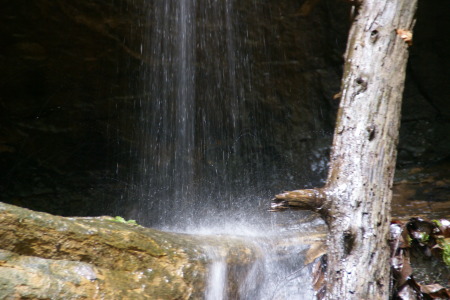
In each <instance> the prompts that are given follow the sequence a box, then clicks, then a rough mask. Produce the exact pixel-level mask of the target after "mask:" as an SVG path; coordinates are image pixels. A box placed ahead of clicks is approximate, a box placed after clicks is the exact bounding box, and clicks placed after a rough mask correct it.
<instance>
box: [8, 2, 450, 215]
mask: <svg viewBox="0 0 450 300" xmlns="http://www.w3.org/2000/svg"><path fill="white" fill-rule="evenodd" d="M3 2H4V3H3V4H2V9H1V11H0V24H2V26H0V70H1V72H0V201H3V202H6V203H11V204H15V205H19V206H22V207H26V208H30V209H34V210H38V211H45V212H49V213H52V214H57V215H63V216H75V215H76V216H95V215H107V214H114V213H117V207H118V205H120V203H121V201H123V200H122V199H123V198H126V197H128V195H129V193H128V192H127V191H128V190H130V185H131V184H133V183H132V182H131V180H130V178H131V177H132V174H130V173H132V172H133V168H134V166H132V164H133V162H132V161H131V160H130V153H132V152H133V151H134V149H133V148H134V147H136V142H135V140H134V139H135V137H136V134H137V133H136V130H137V129H136V119H135V118H136V103H135V100H136V97H137V94H138V93H139V91H138V88H137V87H138V86H140V85H141V84H142V82H140V80H142V79H141V78H142V76H141V70H142V66H143V65H147V66H148V64H151V62H148V61H145V59H144V58H143V56H142V55H141V54H140V51H139V48H140V46H141V43H142V40H143V39H144V38H145V32H146V26H150V25H149V22H147V21H146V14H145V10H146V9H151V7H148V6H150V5H149V4H148V2H146V1H144V0H136V1H132V0H114V1H93V0H84V1H81V0H74V1H71V2H70V3H68V2H66V1H62V0H52V1H50V0H36V1H31V2H30V1H25V0H16V1H3ZM303 2H304V1H299V0H296V1H293V0H281V1H280V0H267V1H261V2H260V3H258V5H259V6H260V8H259V9H258V10H254V9H253V6H252V3H253V1H240V2H239V4H238V5H237V9H239V12H240V14H242V15H243V16H245V19H246V20H247V22H248V24H254V26H250V27H249V28H250V29H252V28H253V30H250V31H249V39H250V40H252V39H254V40H255V48H254V53H253V58H254V59H255V64H254V65H255V68H257V69H258V70H260V74H270V77H269V79H268V78H266V77H264V76H262V77H261V78H255V79H254V81H255V82H256V84H257V85H258V91H260V94H259V95H258V97H255V99H257V101H260V102H259V104H258V105H260V107H261V118H260V120H265V119H266V118H265V117H266V116H270V119H271V120H272V121H273V124H271V126H272V128H273V130H274V132H275V136H276V137H277V138H276V139H275V140H274V141H271V142H268V143H271V144H270V145H269V144H267V145H266V146H267V147H269V146H270V147H272V148H273V149H274V150H273V151H274V152H275V153H283V152H284V151H286V150H285V149H286V145H287V144H286V140H289V141H290V142H289V148H290V149H291V151H292V153H291V155H294V156H298V159H297V162H298V164H297V165H293V166H292V168H293V169H296V168H297V169H300V168H302V169H304V170H305V169H306V171H302V172H303V173H304V172H306V173H307V174H308V178H309V179H310V182H311V183H314V184H319V183H320V182H322V181H323V179H324V178H325V176H326V161H327V154H328V151H329V145H330V142H331V138H332V136H331V135H332V131H333V125H334V115H335V112H336V108H337V105H338V103H337V101H336V100H334V99H333V95H334V94H336V93H338V92H339V87H340V79H341V71H342V63H343V58H342V55H343V53H344V50H345V42H346V36H347V30H348V27H349V15H348V12H349V6H348V4H346V3H344V2H343V1H340V0H322V1H320V2H319V3H318V4H317V5H316V6H315V7H314V8H313V9H312V11H311V12H310V13H309V14H307V15H302V14H301V13H299V9H300V7H301V5H302V3H303ZM256 11H257V12H258V13H256ZM449 15H450V6H449V5H448V3H447V1H446V0H436V1H425V0H420V1H419V8H418V13H417V24H416V27H415V30H414V44H413V46H412V47H410V58H409V62H408V67H407V78H406V86H405V92H404V102H403V110H402V127H401V132H400V144H399V155H398V169H399V170H401V169H404V168H413V167H420V166H433V165H449V159H450V157H449V154H450V139H449V138H448V135H449V133H450V101H449V100H450V99H449V98H450V58H449V55H448V53H450V38H449V37H450V19H449V18H448V16H449ZM262 39H263V40H264V41H265V46H264V51H261V49H260V47H261V46H260V44H256V41H261V40H262ZM262 56H264V57H262ZM293 61H294V62H295V63H291V62H293ZM268 66H270V67H268ZM268 80H270V84H268V82H267V81H268ZM319 107H320V109H319ZM286 124H288V125H286ZM292 133H294V135H293V134H292ZM305 153H306V154H305ZM305 166H307V167H305ZM300 187H301V186H298V188H300ZM288 188H289V187H288V186H287V187H286V189H288ZM445 188H446V189H447V191H448V189H449V187H448V186H447V187H445ZM274 192H278V191H274ZM268 200H269V199H268Z"/></svg>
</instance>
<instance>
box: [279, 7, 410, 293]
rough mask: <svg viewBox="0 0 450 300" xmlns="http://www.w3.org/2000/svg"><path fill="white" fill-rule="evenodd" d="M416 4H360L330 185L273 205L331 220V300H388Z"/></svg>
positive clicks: (349, 47)
mask: <svg viewBox="0 0 450 300" xmlns="http://www.w3.org/2000/svg"><path fill="white" fill-rule="evenodd" d="M356 2H357V1H355V3H356ZM416 5H417V1H416V0H383V1H377V0H364V1H361V2H359V3H357V4H356V6H355V12H354V14H355V15H354V21H353V24H352V27H351V29H350V33H349V38H348V43H347V50H346V62H345V68H344V75H343V80H342V87H341V102H340V106H339V111H338V118H337V123H336V128H335V131H334V140H333V148H332V153H331V159H330V170H329V174H328V179H327V183H326V185H325V187H323V188H320V189H312V190H299V191H293V192H286V193H283V194H281V195H277V197H276V199H275V200H274V201H273V203H272V208H273V209H275V210H277V209H285V208H289V207H300V208H305V207H312V208H313V210H315V211H317V212H319V213H321V214H322V216H323V217H324V218H325V220H326V221H327V223H328V225H329V230H330V232H329V239H328V269H327V273H328V274H327V283H326V298H327V299H389V286H390V267H389V266H390V264H389V258H390V257H389V255H390V253H389V247H388V239H389V222H390V205H391V198H392V192H391V189H392V184H393V176H394V171H395V162H396V155H397V150H396V146H397V141H398V134H399V124H400V108H401V100H402V93H403V86H404V78H405V68H406V61H407V57H408V51H407V48H408V46H409V45H410V44H411V36H410V33H411V30H412V27H413V19H414V14H415V10H416Z"/></svg>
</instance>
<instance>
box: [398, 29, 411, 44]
mask: <svg viewBox="0 0 450 300" xmlns="http://www.w3.org/2000/svg"><path fill="white" fill-rule="evenodd" d="M397 35H398V36H400V38H401V39H402V40H404V41H405V43H407V44H408V46H411V45H412V38H413V34H412V32H411V30H406V29H397Z"/></svg>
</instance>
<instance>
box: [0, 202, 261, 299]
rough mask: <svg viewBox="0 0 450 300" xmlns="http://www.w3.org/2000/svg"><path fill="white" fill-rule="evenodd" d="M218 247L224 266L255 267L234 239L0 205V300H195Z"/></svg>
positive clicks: (251, 254)
mask: <svg viewBox="0 0 450 300" xmlns="http://www.w3.org/2000/svg"><path fill="white" fill-rule="evenodd" d="M206 244H208V245H210V246H212V245H218V244H220V245H222V250H221V251H223V253H224V256H225V257H226V259H227V261H228V263H230V264H232V265H233V266H235V267H236V268H239V269H242V270H245V269H246V268H247V269H248V268H249V265H251V263H252V262H253V260H254V259H255V253H254V251H253V250H252V249H250V248H249V247H247V246H245V245H244V244H243V243H242V242H241V241H239V240H237V239H227V242H226V243H225V244H224V238H223V237H221V238H220V237H219V238H214V237H203V238H200V237H197V238H196V237H193V236H188V235H183V234H175V233H164V232H160V231H157V230H153V229H148V228H144V227H141V226H139V225H131V224H128V223H122V222H115V219H113V218H111V217H98V218H62V217H58V216H52V215H49V214H45V213H38V212H33V211H30V210H27V209H23V208H19V207H16V206H12V205H8V204H3V203H0V286H1V288H0V298H2V299H13V298H14V299H16V298H30V299H76V298H85V299H198V298H201V297H202V295H203V292H204V288H205V280H204V278H205V276H206V275H205V273H206V266H207V265H208V264H209V263H210V259H209V258H208V257H207V255H206V254H205V248H203V245H206Z"/></svg>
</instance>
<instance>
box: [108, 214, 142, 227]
mask: <svg viewBox="0 0 450 300" xmlns="http://www.w3.org/2000/svg"><path fill="white" fill-rule="evenodd" d="M112 221H113V222H117V223H125V224H130V225H138V223H137V222H136V221H135V220H128V221H127V220H125V219H124V218H122V217H119V216H116V217H114V218H113V219H112Z"/></svg>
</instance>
